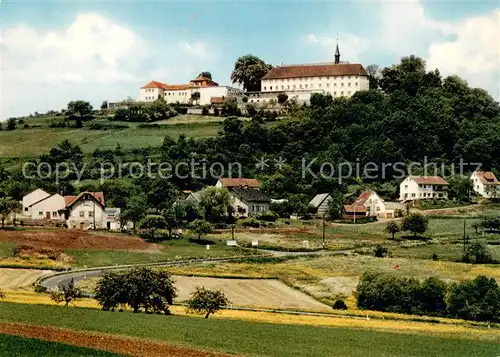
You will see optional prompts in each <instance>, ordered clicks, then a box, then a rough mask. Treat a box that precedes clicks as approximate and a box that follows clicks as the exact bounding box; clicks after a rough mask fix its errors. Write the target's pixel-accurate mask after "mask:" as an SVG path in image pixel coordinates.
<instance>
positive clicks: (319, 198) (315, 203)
mask: <svg viewBox="0 0 500 357" xmlns="http://www.w3.org/2000/svg"><path fill="white" fill-rule="evenodd" d="M329 196H330V194H329V193H320V194H317V195H316V196H314V198H313V199H312V200H311V202H309V206H311V207H314V208H318V207H319V206H321V204H322V203H323V202H325V200H326V199H327V198H328V197H329Z"/></svg>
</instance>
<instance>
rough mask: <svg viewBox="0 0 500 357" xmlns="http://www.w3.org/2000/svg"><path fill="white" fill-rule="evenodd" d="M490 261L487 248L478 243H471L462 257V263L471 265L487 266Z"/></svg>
mask: <svg viewBox="0 0 500 357" xmlns="http://www.w3.org/2000/svg"><path fill="white" fill-rule="evenodd" d="M492 260H493V259H492V257H491V253H490V251H489V250H488V248H487V247H486V246H485V245H484V244H481V243H479V242H474V243H471V244H470V245H469V246H468V247H467V251H466V252H465V254H464V255H463V257H462V262H464V263H472V264H488V263H491V262H492Z"/></svg>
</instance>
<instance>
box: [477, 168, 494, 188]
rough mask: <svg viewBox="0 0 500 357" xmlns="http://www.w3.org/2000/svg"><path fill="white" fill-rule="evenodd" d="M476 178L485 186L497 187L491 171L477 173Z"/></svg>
mask: <svg viewBox="0 0 500 357" xmlns="http://www.w3.org/2000/svg"><path fill="white" fill-rule="evenodd" d="M476 175H477V177H478V178H479V180H480V181H481V182H482V183H484V184H487V185H497V184H498V183H499V182H498V180H497V177H496V176H495V174H494V173H493V172H491V171H477V172H476Z"/></svg>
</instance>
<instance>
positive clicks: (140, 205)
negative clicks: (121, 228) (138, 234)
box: [120, 196, 148, 234]
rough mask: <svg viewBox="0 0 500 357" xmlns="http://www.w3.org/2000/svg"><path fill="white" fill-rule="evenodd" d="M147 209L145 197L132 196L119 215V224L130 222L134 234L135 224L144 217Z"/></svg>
mask: <svg viewBox="0 0 500 357" xmlns="http://www.w3.org/2000/svg"><path fill="white" fill-rule="evenodd" d="M147 211H148V207H147V204H146V198H145V197H144V196H132V198H131V199H130V200H129V201H128V202H127V206H126V208H125V209H124V210H123V212H122V213H121V215H120V221H121V224H122V225H125V224H127V222H132V224H133V231H134V234H135V229H136V224H137V223H138V222H140V221H141V220H142V219H143V218H144V217H146V214H147Z"/></svg>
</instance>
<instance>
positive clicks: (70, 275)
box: [39, 249, 349, 290]
mask: <svg viewBox="0 0 500 357" xmlns="http://www.w3.org/2000/svg"><path fill="white" fill-rule="evenodd" d="M259 251H260V252H262V255H257V256H255V255H254V256H251V255H248V256H240V257H231V258H215V259H214V258H212V259H195V260H182V261H171V262H164V263H153V264H138V265H124V266H110V267H101V268H94V269H85V270H83V269H82V270H75V271H69V272H65V273H61V274H57V275H54V276H50V277H48V278H44V279H43V280H41V281H40V282H39V285H41V286H43V287H45V288H47V289H49V290H51V289H55V288H56V287H57V286H59V285H66V284H68V283H69V282H70V281H71V279H73V281H74V282H78V281H81V280H86V279H88V278H97V277H100V276H101V275H102V274H103V273H104V272H106V271H112V270H115V271H116V270H126V269H130V268H133V267H138V266H150V267H151V266H154V267H169V266H179V265H189V264H203V263H224V262H231V261H238V260H242V259H246V258H251V257H258V256H260V257H269V256H275V257H284V256H307V255H345V254H349V251H348V250H345V251H335V252H330V251H316V252H280V251H270V250H261V249H260V250H259Z"/></svg>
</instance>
